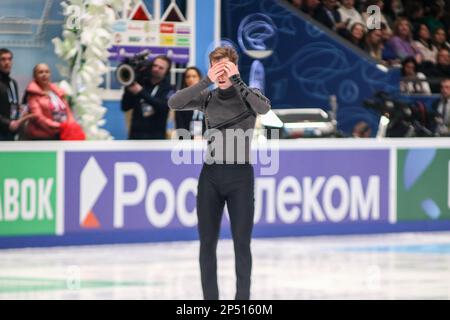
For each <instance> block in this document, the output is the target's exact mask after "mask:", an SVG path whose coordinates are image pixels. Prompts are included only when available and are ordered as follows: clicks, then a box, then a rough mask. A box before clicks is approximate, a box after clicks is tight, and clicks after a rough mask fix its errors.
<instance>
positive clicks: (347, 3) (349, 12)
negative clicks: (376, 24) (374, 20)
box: [338, 0, 366, 29]
mask: <svg viewBox="0 0 450 320" xmlns="http://www.w3.org/2000/svg"><path fill="white" fill-rule="evenodd" d="M354 5H355V0H341V6H340V7H339V9H338V12H339V14H340V15H341V20H342V21H344V22H345V23H346V24H347V26H348V27H349V28H350V27H351V26H352V25H353V24H355V23H360V24H361V25H363V27H364V29H366V27H365V24H364V21H363V18H362V16H361V14H360V13H359V12H358V11H357V10H356V9H355V7H354Z"/></svg>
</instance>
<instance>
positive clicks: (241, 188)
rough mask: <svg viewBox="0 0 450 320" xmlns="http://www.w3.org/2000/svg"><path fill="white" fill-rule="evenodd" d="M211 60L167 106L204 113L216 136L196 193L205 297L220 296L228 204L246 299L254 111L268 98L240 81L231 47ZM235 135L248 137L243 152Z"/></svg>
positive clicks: (266, 105)
mask: <svg viewBox="0 0 450 320" xmlns="http://www.w3.org/2000/svg"><path fill="white" fill-rule="evenodd" d="M209 60H210V69H209V71H208V74H207V76H206V77H205V78H204V79H202V80H201V81H200V82H199V83H197V84H196V85H194V86H191V87H188V88H185V89H183V90H180V91H178V92H177V93H176V94H175V95H173V96H172V97H171V98H170V99H169V107H170V108H171V109H174V110H178V111H179V110H200V111H202V112H204V113H205V118H206V124H207V128H208V130H207V133H205V135H206V136H208V133H211V132H213V134H212V136H214V141H212V139H209V141H208V142H209V145H208V157H210V158H208V159H206V163H205V164H204V165H203V168H202V171H201V174H200V178H199V183H198V194H197V216H198V231H199V237H200V271H201V282H202V289H203V296H204V299H206V300H217V299H219V289H218V284H217V257H216V249H217V242H218V240H219V233H220V222H221V220H222V212H223V208H224V205H225V202H226V204H227V207H228V211H229V216H230V224H231V233H232V237H233V244H234V252H235V265H236V279H237V281H236V282H237V283H236V296H235V298H236V300H248V299H250V276H251V268H252V257H251V251H250V241H251V234H252V229H253V217H254V195H253V190H254V173H253V167H252V165H251V164H250V141H251V136H252V132H253V129H254V127H255V120H256V114H257V113H258V114H265V113H267V112H268V111H269V110H270V101H269V100H268V99H267V98H266V97H264V96H263V95H262V94H261V92H260V91H258V90H257V89H250V88H249V87H248V86H247V85H246V84H245V83H244V82H243V81H242V80H241V78H240V76H239V70H238V67H237V62H238V54H237V52H236V51H235V50H234V49H233V48H231V47H218V48H216V49H215V50H214V51H212V52H211V53H210V54H209ZM213 83H216V85H217V89H214V90H212V91H209V90H208V87H209V86H210V85H211V84H213ZM230 132H231V136H232V139H225V135H228V134H229V133H230ZM249 132H250V134H249ZM217 133H221V134H222V137H223V138H222V139H218V136H217ZM235 137H237V139H238V140H239V139H242V138H243V139H245V138H250V141H249V143H248V144H245V147H244V148H242V150H236V146H235V145H232V146H230V144H232V143H233V142H234V141H235V139H234V138H235ZM210 138H211V136H210ZM230 140H231V141H230ZM220 141H222V142H223V143H220ZM212 142H214V144H215V145H216V147H215V148H214V152H210V151H211V148H210V147H211V145H212ZM218 143H219V146H218V145H217V144H218ZM220 144H222V145H220ZM227 145H228V146H227ZM230 150H231V151H230ZM233 151H234V152H233ZM236 151H237V153H235V152H236ZM242 153H245V154H244V155H245V157H244V158H245V160H244V161H238V160H236V159H237V157H238V158H239V157H240V156H241V155H242ZM230 154H231V155H230Z"/></svg>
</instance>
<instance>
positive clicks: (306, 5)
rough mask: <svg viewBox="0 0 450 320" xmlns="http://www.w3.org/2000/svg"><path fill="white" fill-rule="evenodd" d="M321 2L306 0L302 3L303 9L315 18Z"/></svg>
mask: <svg viewBox="0 0 450 320" xmlns="http://www.w3.org/2000/svg"><path fill="white" fill-rule="evenodd" d="M319 4H320V1H319V0H304V1H303V5H302V11H303V12H304V13H305V14H307V15H309V16H310V17H312V18H313V17H314V16H315V13H316V10H317V7H318V6H319Z"/></svg>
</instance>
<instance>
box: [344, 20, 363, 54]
mask: <svg viewBox="0 0 450 320" xmlns="http://www.w3.org/2000/svg"><path fill="white" fill-rule="evenodd" d="M348 40H349V41H350V42H351V43H353V44H354V45H355V46H357V47H358V48H360V49H364V41H365V32H364V26H363V25H362V24H361V23H359V22H356V23H354V24H353V25H352V27H351V28H350V35H349V36H348Z"/></svg>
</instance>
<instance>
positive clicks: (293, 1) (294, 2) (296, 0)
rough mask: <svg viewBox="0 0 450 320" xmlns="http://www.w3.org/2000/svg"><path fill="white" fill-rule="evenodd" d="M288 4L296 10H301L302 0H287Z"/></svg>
mask: <svg viewBox="0 0 450 320" xmlns="http://www.w3.org/2000/svg"><path fill="white" fill-rule="evenodd" d="M289 2H290V3H291V4H292V5H293V6H294V7H296V8H297V9H299V10H301V8H302V5H303V0H289Z"/></svg>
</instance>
